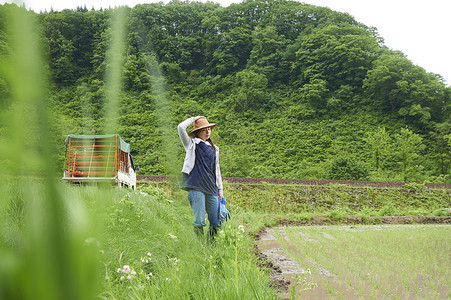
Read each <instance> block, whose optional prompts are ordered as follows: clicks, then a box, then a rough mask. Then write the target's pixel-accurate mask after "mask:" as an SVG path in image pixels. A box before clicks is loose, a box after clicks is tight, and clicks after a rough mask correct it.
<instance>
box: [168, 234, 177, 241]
mask: <svg viewBox="0 0 451 300" xmlns="http://www.w3.org/2000/svg"><path fill="white" fill-rule="evenodd" d="M168 236H169V237H170V238H171V239H173V240H176V239H177V237H176V236H175V235H173V234H172V233H169V234H168Z"/></svg>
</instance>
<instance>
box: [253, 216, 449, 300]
mask: <svg viewBox="0 0 451 300" xmlns="http://www.w3.org/2000/svg"><path fill="white" fill-rule="evenodd" d="M258 246H259V249H260V250H261V251H262V253H263V254H265V255H266V256H267V257H268V259H271V260H272V261H273V262H274V264H275V265H276V266H278V267H280V272H279V276H281V277H283V279H285V280H289V281H290V283H291V285H290V288H289V289H288V290H287V291H286V292H285V293H284V294H282V295H281V297H282V298H285V299H449V298H451V268H450V266H451V226H450V225H352V226H349V225H346V226H344V225H340V226H302V227H296V226H294V227H273V228H268V229H266V231H265V233H264V234H262V235H261V237H260V240H259V241H258Z"/></svg>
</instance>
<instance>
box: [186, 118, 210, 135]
mask: <svg viewBox="0 0 451 300" xmlns="http://www.w3.org/2000/svg"><path fill="white" fill-rule="evenodd" d="M193 126H194V129H193V131H191V132H190V133H188V136H190V137H194V133H195V132H196V131H197V130H201V129H204V128H211V129H213V128H214V127H215V126H216V124H215V123H208V121H207V118H205V117H200V118H199V119H197V120H196V121H194V124H193Z"/></svg>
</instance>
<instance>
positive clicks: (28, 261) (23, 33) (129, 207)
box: [0, 6, 276, 300]
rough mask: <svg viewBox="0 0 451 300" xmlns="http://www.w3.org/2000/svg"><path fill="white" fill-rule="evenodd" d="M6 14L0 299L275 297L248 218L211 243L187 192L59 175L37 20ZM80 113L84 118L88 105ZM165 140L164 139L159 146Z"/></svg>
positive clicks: (111, 97)
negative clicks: (198, 230) (196, 227)
mask: <svg viewBox="0 0 451 300" xmlns="http://www.w3.org/2000/svg"><path fill="white" fill-rule="evenodd" d="M7 15H8V20H6V21H5V23H6V24H8V26H7V27H8V29H9V31H8V32H7V40H6V41H4V42H6V43H7V44H8V47H7V48H8V49H9V51H8V53H2V54H1V57H0V60H1V64H0V77H1V78H2V80H3V81H4V82H6V83H7V86H8V88H9V90H8V93H7V96H6V97H5V98H2V99H1V105H2V110H1V113H0V195H1V197H0V225H1V226H0V299H46V300H49V299H50V300H51V299H55V300H56V299H58V300H60V299H93V298H96V299H98V298H101V299H274V297H275V294H276V292H275V290H273V289H271V288H269V279H268V276H267V273H264V272H263V271H262V270H260V269H259V268H258V267H257V264H256V257H255V256H254V255H253V246H254V243H253V241H252V240H251V238H250V237H249V235H248V234H247V233H245V232H243V228H242V227H239V226H240V224H242V223H243V222H244V221H245V220H243V218H244V217H245V218H246V221H247V222H249V221H252V220H254V221H255V222H253V223H255V224H256V223H258V218H257V217H256V216H255V215H253V216H252V215H249V214H248V213H247V214H243V215H241V216H240V214H239V213H238V212H237V213H236V214H234V219H233V220H232V221H229V222H227V223H226V224H225V225H224V226H223V228H222V230H221V232H220V233H219V235H218V236H217V238H216V239H215V240H214V241H213V242H212V241H211V240H208V239H207V237H204V238H201V239H199V238H197V237H196V236H195V234H194V232H193V230H192V225H191V222H192V219H191V215H192V212H191V209H190V207H189V205H188V202H187V201H179V200H180V198H179V197H178V196H181V197H183V198H185V199H186V195H185V194H183V192H180V191H176V190H174V192H173V193H172V194H173V195H175V196H169V194H168V193H166V192H165V191H163V190H162V189H159V188H155V187H144V188H143V190H142V191H141V192H134V191H131V190H122V189H118V188H115V187H111V186H103V185H87V186H71V185H68V184H66V183H63V182H61V181H60V179H59V178H60V177H61V176H60V174H56V173H55V170H54V168H55V164H54V163H53V157H54V149H55V148H54V141H53V140H52V138H51V137H52V136H53V135H52V134H51V132H52V130H53V129H54V127H53V125H55V124H53V122H54V121H53V120H52V119H51V114H50V113H49V110H48V108H47V102H48V101H49V100H48V95H47V91H46V86H47V84H48V82H47V80H46V67H45V62H46V60H45V59H44V58H43V57H42V55H41V53H40V51H39V50H40V45H39V42H38V38H37V37H38V32H37V30H36V29H37V26H36V25H35V23H34V21H33V18H34V16H35V15H34V14H32V13H30V12H27V11H26V10H25V9H23V8H17V7H15V6H10V7H9V12H8V14H7ZM113 15H114V16H115V18H116V19H115V21H113V24H112V28H113V30H115V31H116V30H117V33H116V34H113V35H112V36H113V41H112V44H111V48H110V49H112V51H110V53H111V55H113V56H112V57H111V59H110V60H109V62H110V63H111V66H112V67H111V68H110V72H112V73H109V74H107V75H106V84H107V86H108V89H109V92H108V93H106V99H105V102H106V106H105V112H106V114H105V115H106V118H107V119H108V120H107V121H106V122H105V124H107V125H106V128H105V130H114V128H116V125H115V124H116V123H115V122H116V121H115V119H116V116H117V107H118V101H119V99H118V95H120V86H121V78H120V76H119V75H118V73H120V67H119V66H120V61H121V59H122V57H121V54H120V52H121V47H122V43H123V41H124V40H123V38H124V33H123V32H122V30H123V24H124V23H123V21H124V18H125V13H124V11H121V10H118V11H117V12H116V13H115V14H113ZM154 71H155V73H154V74H153V75H152V76H153V77H154V80H156V81H154V85H156V86H160V87H159V88H158V90H156V91H154V95H155V97H156V98H157V100H156V101H159V104H158V107H159V111H160V112H161V114H162V115H161V116H160V123H161V126H169V125H170V124H171V122H170V120H169V119H168V118H167V116H168V114H170V111H169V110H168V103H169V101H168V100H167V99H165V98H164V97H165V94H164V85H163V82H162V81H163V78H162V77H161V72H160V73H159V72H158V70H156V69H155V70H154ZM83 113H85V114H86V116H89V115H90V112H89V107H86V108H84V112H83ZM166 120H167V121H168V123H164V121H166ZM89 123H90V122H87V124H86V126H89ZM85 129H86V130H89V128H85ZM174 130H175V127H174ZM166 131H167V129H165V130H162V132H163V133H164V132H166ZM173 138H174V137H172V138H171V137H169V138H167V139H164V140H165V146H164V148H165V149H170V145H171V143H172V142H175V141H174V139H173ZM177 142H178V141H177ZM171 153H172V152H170V151H169V156H168V161H169V162H170V161H171V159H170V158H171V155H172V154H171ZM168 168H171V166H168ZM176 197H177V198H176Z"/></svg>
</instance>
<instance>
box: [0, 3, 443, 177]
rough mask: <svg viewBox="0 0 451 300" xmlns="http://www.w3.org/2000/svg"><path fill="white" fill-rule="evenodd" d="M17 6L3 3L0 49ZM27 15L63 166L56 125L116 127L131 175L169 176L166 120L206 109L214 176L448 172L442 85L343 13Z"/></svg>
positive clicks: (189, 8) (61, 129)
mask: <svg viewBox="0 0 451 300" xmlns="http://www.w3.org/2000/svg"><path fill="white" fill-rule="evenodd" d="M15 9H16V7H15V5H10V4H5V5H2V6H0V16H1V18H0V30H1V31H0V41H2V43H1V44H0V54H1V55H2V56H3V57H5V59H8V56H9V55H11V53H10V41H9V40H8V31H7V30H8V15H9V14H11V12H12V11H14V10H15ZM28 15H30V17H33V18H35V19H36V22H37V24H38V26H37V27H36V29H38V30H37V34H38V33H39V38H40V42H41V43H42V49H43V56H44V57H45V58H46V59H45V60H44V65H45V68H46V72H47V75H48V78H49V82H50V84H49V97H48V99H49V101H48V105H49V106H50V107H51V108H52V111H53V115H52V117H53V120H54V126H53V127H52V132H51V134H52V137H53V139H54V140H55V141H56V145H55V146H56V147H57V149H58V154H57V157H56V162H57V168H58V169H59V170H60V171H61V170H62V169H63V168H64V137H65V136H66V135H67V134H69V133H72V134H92V133H98V134H102V133H111V132H106V131H113V130H114V131H115V133H119V134H121V136H122V137H123V138H124V139H125V140H127V141H128V142H130V143H131V148H132V151H133V154H134V157H135V161H136V163H137V164H138V165H140V168H141V169H140V171H139V172H140V173H141V174H168V173H171V172H173V171H174V170H176V169H177V170H178V169H180V166H181V164H182V159H183V148H182V147H181V144H180V142H179V141H178V140H177V137H176V133H175V130H176V129H175V128H176V125H177V123H178V122H180V121H182V120H184V119H185V118H186V117H188V116H196V115H205V116H207V117H208V119H209V120H210V121H212V122H215V123H218V124H219V126H217V127H216V128H215V130H214V132H213V140H214V141H215V143H216V144H217V145H218V146H219V147H220V149H221V166H222V169H223V175H224V176H238V177H243V176H250V177H274V178H311V179H315V178H316V179H357V180H358V179H366V180H392V181H436V182H450V172H451V169H450V167H451V144H450V143H451V125H450V116H451V115H450V111H451V109H450V108H451V106H450V104H451V93H450V87H447V86H446V85H445V84H444V81H443V80H442V78H441V77H440V76H439V75H437V74H431V73H427V72H426V71H425V70H424V69H423V68H421V66H416V65H414V64H413V63H412V62H411V61H410V60H408V59H407V58H406V57H405V55H404V54H403V53H401V52H399V51H393V50H391V49H389V48H387V47H386V46H385V45H384V41H383V37H381V36H379V35H378V33H377V29H376V28H372V27H368V26H366V25H365V24H361V23H359V22H356V21H355V19H354V18H353V17H352V16H351V15H349V14H345V13H340V12H336V11H332V10H330V9H327V8H324V7H316V6H312V5H307V4H303V3H300V2H295V1H284V0H270V1H261V0H255V1H244V2H243V3H240V4H232V5H230V6H229V7H221V6H220V5H219V4H215V3H211V2H209V3H199V2H181V1H172V2H170V3H168V4H166V5H165V4H162V3H153V4H140V5H136V6H135V7H133V8H128V7H125V8H122V9H116V10H111V9H110V10H100V11H95V10H87V9H86V8H79V9H77V10H64V11H62V12H55V11H51V12H43V13H40V14H35V13H33V12H29V13H28ZM115 26H116V27H115ZM121 26H122V27H121ZM121 28H122V29H121ZM114 41H118V43H117V44H114ZM113 45H116V46H114V47H116V48H114V47H113ZM114 59H116V60H115V61H114ZM110 74H116V77H114V76H110ZM0 75H1V74H0ZM161 75H162V76H163V77H161ZM109 76H110V77H109ZM1 78H4V77H2V76H0V94H1V96H2V98H3V99H5V103H4V104H3V106H4V108H5V109H6V110H7V109H13V107H12V106H11V105H10V102H9V101H8V100H7V99H8V98H9V97H10V93H11V89H10V86H9V82H8V80H7V79H4V80H3V79H1ZM111 78H116V79H115V80H116V81H115V82H113V79H111ZM112 99H117V101H118V103H116V104H115V105H116V107H117V108H118V110H117V111H114V113H113V114H109V110H108V108H107V106H106V105H105V104H106V103H109V102H110V101H111V100H112ZM106 120H113V121H114V122H117V124H118V125H117V126H116V127H108V126H107V125H108V124H107V122H106ZM106 128H108V129H106ZM0 133H1V132H0ZM168 149H169V150H168ZM172 150H173V153H171V154H168V153H167V152H168V151H169V152H170V151H172ZM168 155H169V156H170V157H171V158H168ZM168 164H171V167H168ZM171 170H172V171H171Z"/></svg>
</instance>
